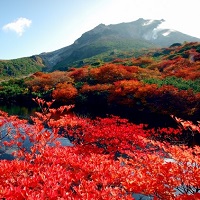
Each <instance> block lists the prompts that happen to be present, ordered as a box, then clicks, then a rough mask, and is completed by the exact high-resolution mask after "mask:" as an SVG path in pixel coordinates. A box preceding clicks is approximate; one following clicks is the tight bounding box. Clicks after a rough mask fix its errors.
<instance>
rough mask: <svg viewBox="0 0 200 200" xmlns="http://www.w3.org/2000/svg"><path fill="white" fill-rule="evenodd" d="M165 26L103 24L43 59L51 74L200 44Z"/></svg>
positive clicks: (152, 23)
mask: <svg viewBox="0 0 200 200" xmlns="http://www.w3.org/2000/svg"><path fill="white" fill-rule="evenodd" d="M163 22H164V20H145V19H142V18H140V19H138V20H136V21H133V22H130V23H121V24H115V25H104V24H100V25H98V26H97V27H95V28H94V29H92V30H90V31H88V32H86V33H84V34H83V35H82V36H81V37H80V38H78V39H77V40H76V41H75V42H74V43H73V44H72V45H70V46H67V47H64V48H62V49H58V50H56V51H53V52H49V53H42V54H40V55H39V56H41V57H42V59H43V60H44V62H45V64H46V66H47V70H48V71H54V70H67V69H68V68H70V67H72V66H74V67H81V66H83V65H86V64H88V63H90V64H91V63H96V64H98V63H101V62H105V61H106V62H107V61H111V60H112V59H114V58H116V57H120V56H121V57H124V54H125V52H126V53H128V54H131V55H132V56H137V55H141V54H142V53H143V51H144V49H150V48H158V47H168V46H170V45H172V44H173V43H183V42H185V41H188V42H192V41H200V39H198V38H195V37H191V36H189V35H186V34H183V33H181V32H178V31H175V30H171V29H161V28H159V26H160V25H161V24H162V23H163ZM142 50H143V51H142Z"/></svg>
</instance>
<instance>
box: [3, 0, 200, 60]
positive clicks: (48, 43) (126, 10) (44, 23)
mask: <svg viewBox="0 0 200 200" xmlns="http://www.w3.org/2000/svg"><path fill="white" fill-rule="evenodd" d="M199 7H200V1H199V0H190V1H188V0H0V59H14V58H20V57H26V56H31V55H35V54H40V53H42V52H50V51H54V50H57V49H60V48H62V47H65V46H68V45H70V44H72V43H73V42H74V41H75V40H76V39H77V38H79V37H80V36H81V35H82V34H83V33H84V32H86V31H88V30H91V29H93V28H94V27H95V26H97V25H98V24H100V23H104V24H106V25H109V24H117V23H121V22H131V21H135V20H137V19H138V18H144V19H165V20H166V22H165V24H164V26H166V28H171V29H175V30H178V31H181V32H183V33H186V34H189V35H192V36H195V37H198V38H200V28H199V19H200V13H199Z"/></svg>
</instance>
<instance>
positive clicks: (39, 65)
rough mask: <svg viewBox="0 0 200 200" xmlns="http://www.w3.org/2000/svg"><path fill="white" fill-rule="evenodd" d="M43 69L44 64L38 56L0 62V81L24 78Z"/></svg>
mask: <svg viewBox="0 0 200 200" xmlns="http://www.w3.org/2000/svg"><path fill="white" fill-rule="evenodd" d="M43 68H44V64H43V61H42V59H41V58H40V57H39V56H32V57H25V58H19V59H13V60H0V79H2V80H3V79H7V78H10V77H19V76H26V75H29V74H31V73H34V72H37V71H41V70H42V69H43Z"/></svg>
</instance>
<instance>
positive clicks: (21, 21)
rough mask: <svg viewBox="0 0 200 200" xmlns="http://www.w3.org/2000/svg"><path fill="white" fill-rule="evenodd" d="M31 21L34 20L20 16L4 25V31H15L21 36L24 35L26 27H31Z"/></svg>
mask: <svg viewBox="0 0 200 200" xmlns="http://www.w3.org/2000/svg"><path fill="white" fill-rule="evenodd" d="M31 23H32V21H31V20H30V19H27V18H23V17H20V18H18V19H17V20H15V21H13V22H11V23H8V24H6V25H4V26H3V28H2V29H3V30H4V31H14V32H16V33H17V34H18V35H19V36H22V34H23V33H24V31H25V29H26V28H28V27H30V25H31Z"/></svg>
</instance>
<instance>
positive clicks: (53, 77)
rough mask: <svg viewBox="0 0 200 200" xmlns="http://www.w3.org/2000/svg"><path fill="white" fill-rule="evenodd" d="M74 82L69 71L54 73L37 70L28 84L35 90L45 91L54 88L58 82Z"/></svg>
mask: <svg viewBox="0 0 200 200" xmlns="http://www.w3.org/2000/svg"><path fill="white" fill-rule="evenodd" d="M63 82H73V79H72V78H70V77H69V76H68V74H67V72H61V71H54V72H52V73H43V72H36V73H35V74H33V75H32V79H31V80H29V81H26V84H27V85H28V87H29V88H30V89H31V90H32V91H33V92H43V91H48V90H51V89H53V88H54V87H55V86H56V85H57V84H58V83H63Z"/></svg>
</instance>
